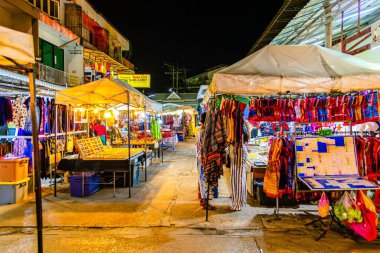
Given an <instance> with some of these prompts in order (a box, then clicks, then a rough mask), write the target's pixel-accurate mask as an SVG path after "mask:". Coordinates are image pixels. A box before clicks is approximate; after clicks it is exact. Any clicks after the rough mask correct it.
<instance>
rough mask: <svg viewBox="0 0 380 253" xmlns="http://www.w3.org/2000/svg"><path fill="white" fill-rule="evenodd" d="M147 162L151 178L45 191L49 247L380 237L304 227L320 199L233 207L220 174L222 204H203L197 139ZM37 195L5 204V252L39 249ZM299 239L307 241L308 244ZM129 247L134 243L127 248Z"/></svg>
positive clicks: (342, 243)
mask: <svg viewBox="0 0 380 253" xmlns="http://www.w3.org/2000/svg"><path fill="white" fill-rule="evenodd" d="M164 158H165V161H164V163H163V164H161V163H160V160H159V159H156V160H155V161H154V164H153V165H152V166H151V167H149V168H148V171H149V174H148V181H147V182H143V178H144V177H143V175H140V183H139V185H138V186H137V187H134V188H132V198H131V199H128V188H126V189H124V188H117V195H116V197H115V198H113V197H112V188H111V187H109V188H103V189H101V190H100V191H99V192H97V193H95V194H94V195H92V196H90V197H86V198H75V197H71V196H70V193H69V190H68V189H67V188H66V189H62V190H60V192H59V194H58V197H57V198H55V197H53V195H51V193H50V190H49V191H45V194H46V196H45V197H44V199H43V212H44V226H45V230H44V233H45V249H46V252H78V251H81V252H89V251H92V252H137V251H139V252H140V251H141V252H152V251H153V252H180V251H181V252H215V251H218V252H260V249H263V250H264V252H276V251H277V250H279V252H284V251H285V252H294V251H297V252H327V251H329V252H342V251H347V252H348V250H351V251H352V250H356V251H357V252H359V251H360V252H362V250H364V249H365V250H366V252H376V249H378V247H380V243H379V242H373V243H367V242H363V243H361V244H358V243H355V242H353V241H351V240H349V239H345V238H342V237H340V236H339V235H337V234H335V233H333V232H331V233H328V235H327V237H326V238H325V239H322V240H321V241H320V242H316V241H315V240H314V238H315V237H316V236H317V235H318V234H319V230H317V229H315V228H313V227H305V226H304V225H303V224H305V223H306V222H308V221H310V220H311V217H310V215H307V214H305V213H304V210H308V211H311V212H315V210H316V209H315V206H301V207H299V208H298V209H293V208H282V209H281V213H282V214H283V219H282V220H281V221H274V220H271V218H272V215H271V214H272V213H273V208H272V207H270V208H266V207H260V206H258V205H257V203H255V202H254V201H252V199H251V198H249V201H248V206H247V207H246V208H244V209H243V210H242V211H238V212H231V211H228V210H227V207H228V206H229V204H230V199H229V198H228V191H227V186H226V182H225V181H224V179H223V178H222V180H221V181H220V191H219V194H220V197H219V198H218V199H214V200H212V202H213V204H215V205H216V206H217V207H218V208H217V210H215V211H210V216H209V222H205V221H204V220H205V211H204V210H203V209H202V208H201V207H200V205H199V200H198V199H197V169H196V159H195V140H193V139H187V140H186V141H184V142H179V143H178V146H177V150H176V151H175V152H173V151H170V150H166V151H165V157H164ZM34 226H35V217H34V203H33V202H28V203H24V204H16V205H8V206H0V252H33V251H32V250H30V249H35V248H36V246H35V245H36V236H35V229H34ZM301 245H308V248H307V249H306V248H305V247H303V249H304V251H302V250H300V247H301ZM126 249H128V250H126Z"/></svg>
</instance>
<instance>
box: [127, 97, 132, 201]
mask: <svg viewBox="0 0 380 253" xmlns="http://www.w3.org/2000/svg"><path fill="white" fill-rule="evenodd" d="M130 102H131V101H130V95H129V91H128V124H127V126H128V170H129V198H131V184H132V170H131V124H130V121H131V115H130V113H131V112H130V108H129V104H130Z"/></svg>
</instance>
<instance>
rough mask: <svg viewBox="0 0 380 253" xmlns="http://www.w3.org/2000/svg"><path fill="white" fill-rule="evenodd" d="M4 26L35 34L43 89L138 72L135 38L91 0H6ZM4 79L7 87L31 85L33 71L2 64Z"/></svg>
mask: <svg viewBox="0 0 380 253" xmlns="http://www.w3.org/2000/svg"><path fill="white" fill-rule="evenodd" d="M0 26H4V27H6V28H10V29H13V30H16V31H20V32H24V33H29V34H32V35H33V38H34V47H35V56H36V61H37V63H36V84H37V86H38V87H39V86H40V87H41V88H42V89H47V90H49V91H54V90H60V89H64V88H67V87H73V86H77V85H81V84H84V83H87V82H90V81H94V80H96V79H99V78H102V77H108V78H113V77H114V76H115V75H117V74H118V73H132V74H133V73H134V65H133V64H132V63H131V62H130V61H129V60H128V56H129V53H130V42H129V40H128V39H127V38H125V37H124V36H123V35H122V34H121V33H120V32H119V31H118V30H117V29H116V28H114V27H113V26H112V24H111V23H110V22H108V21H107V20H106V19H105V18H104V17H103V16H101V14H99V13H98V12H97V11H96V10H94V8H93V7H92V6H91V5H90V4H89V3H87V2H86V1H85V0H72V1H69V0H3V1H1V3H0ZM0 81H1V83H2V85H0V88H1V90H3V91H4V90H7V88H9V89H12V88H19V89H20V90H26V91H27V90H28V87H27V85H26V83H27V81H28V80H27V77H26V76H24V75H22V73H17V72H16V71H15V70H14V69H11V68H4V67H0ZM17 86H19V87H17Z"/></svg>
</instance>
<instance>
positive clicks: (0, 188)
mask: <svg viewBox="0 0 380 253" xmlns="http://www.w3.org/2000/svg"><path fill="white" fill-rule="evenodd" d="M28 181H29V179H25V180H21V181H18V182H12V183H0V205H6V204H16V203H20V202H23V201H24V200H26V198H27V197H28Z"/></svg>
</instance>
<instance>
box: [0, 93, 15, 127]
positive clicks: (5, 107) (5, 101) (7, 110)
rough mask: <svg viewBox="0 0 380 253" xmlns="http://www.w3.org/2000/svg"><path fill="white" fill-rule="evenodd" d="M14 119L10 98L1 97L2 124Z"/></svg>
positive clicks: (0, 119) (0, 122) (0, 114)
mask: <svg viewBox="0 0 380 253" xmlns="http://www.w3.org/2000/svg"><path fill="white" fill-rule="evenodd" d="M12 119H13V109H12V102H11V100H10V99H9V98H3V97H0V126H4V125H5V124H6V123H8V122H10V121H11V120H12Z"/></svg>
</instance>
